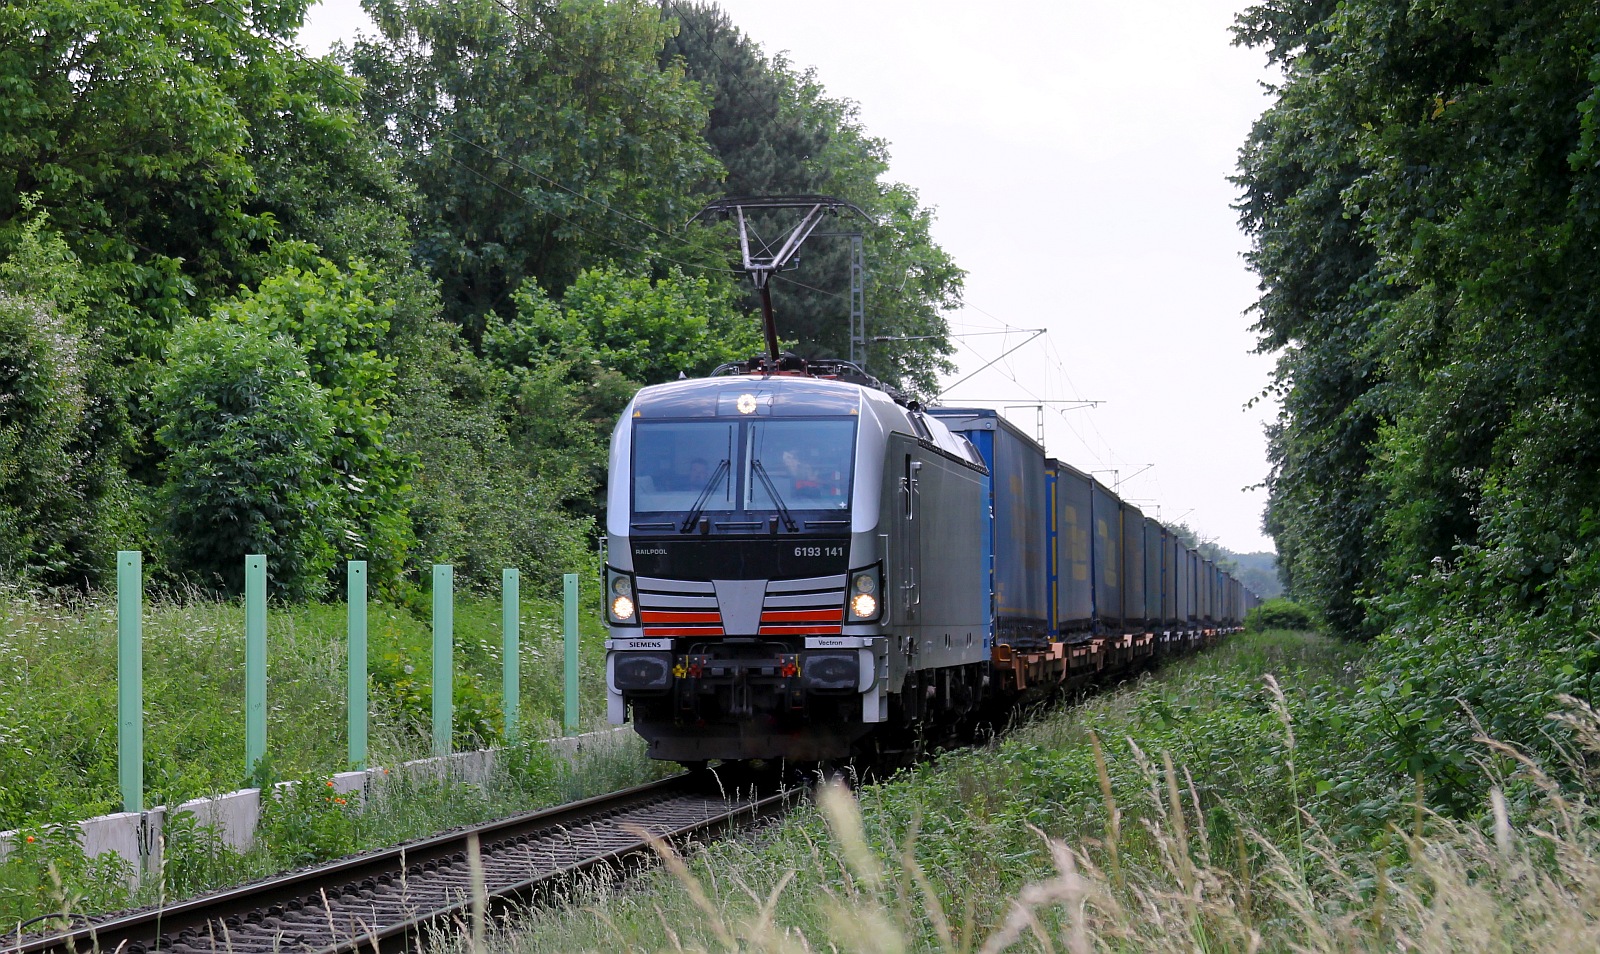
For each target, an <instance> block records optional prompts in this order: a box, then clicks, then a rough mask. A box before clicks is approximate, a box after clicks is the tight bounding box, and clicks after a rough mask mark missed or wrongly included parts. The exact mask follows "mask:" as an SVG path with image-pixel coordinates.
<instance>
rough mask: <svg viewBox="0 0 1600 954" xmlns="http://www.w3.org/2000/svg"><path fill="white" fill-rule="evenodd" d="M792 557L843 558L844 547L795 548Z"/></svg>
mask: <svg viewBox="0 0 1600 954" xmlns="http://www.w3.org/2000/svg"><path fill="white" fill-rule="evenodd" d="M794 555H795V556H797V557H822V556H830V557H841V556H844V547H795V548H794Z"/></svg>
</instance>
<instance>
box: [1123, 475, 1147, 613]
mask: <svg viewBox="0 0 1600 954" xmlns="http://www.w3.org/2000/svg"><path fill="white" fill-rule="evenodd" d="M1144 525H1145V516H1144V514H1143V513H1141V512H1140V510H1139V508H1138V507H1135V506H1134V505H1133V504H1130V503H1128V502H1127V501H1123V504H1122V621H1123V623H1124V625H1126V626H1129V627H1136V628H1143V626H1144V587H1145V579H1144Z"/></svg>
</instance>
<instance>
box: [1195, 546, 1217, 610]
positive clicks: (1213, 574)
mask: <svg viewBox="0 0 1600 954" xmlns="http://www.w3.org/2000/svg"><path fill="white" fill-rule="evenodd" d="M1216 587H1217V565H1216V564H1215V563H1212V562H1211V561H1210V560H1207V559H1206V558H1205V557H1201V558H1200V612H1199V614H1198V615H1199V616H1200V618H1201V619H1216V618H1217V613H1216V606H1215V604H1214V603H1213V602H1212V600H1213V599H1214V598H1215V596H1216Z"/></svg>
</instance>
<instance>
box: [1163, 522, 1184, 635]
mask: <svg viewBox="0 0 1600 954" xmlns="http://www.w3.org/2000/svg"><path fill="white" fill-rule="evenodd" d="M1181 552H1182V544H1181V543H1178V535H1176V533H1173V531H1171V530H1166V528H1163V530H1162V619H1163V621H1165V623H1166V624H1168V626H1176V624H1178V621H1179V619H1181V616H1179V615H1178V605H1179V603H1178V587H1179V583H1181V581H1182V568H1181V567H1179V565H1178V554H1181Z"/></svg>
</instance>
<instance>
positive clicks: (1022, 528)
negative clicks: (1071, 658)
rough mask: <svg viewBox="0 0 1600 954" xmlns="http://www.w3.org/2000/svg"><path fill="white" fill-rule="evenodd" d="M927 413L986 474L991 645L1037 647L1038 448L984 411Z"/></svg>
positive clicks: (1040, 568)
mask: <svg viewBox="0 0 1600 954" xmlns="http://www.w3.org/2000/svg"><path fill="white" fill-rule="evenodd" d="M928 414H929V415H930V416H932V417H936V418H938V419H939V420H940V421H941V422H943V424H944V425H945V426H946V427H948V428H949V429H950V430H952V431H954V432H956V433H958V434H962V435H964V436H965V437H966V438H967V440H969V441H971V442H972V445H973V446H974V447H976V448H977V449H978V454H979V455H980V456H981V457H983V462H984V464H986V465H987V466H988V468H989V506H990V509H991V512H992V513H993V514H994V522H993V528H994V529H993V539H992V541H991V544H992V552H993V554H994V561H993V565H992V566H991V568H990V573H991V576H992V578H993V582H994V614H995V618H994V623H995V641H996V642H999V643H1004V644H1006V645H1010V646H1015V647H1018V648H1028V649H1037V648H1041V647H1043V646H1044V645H1045V643H1046V642H1047V640H1048V639H1049V634H1050V584H1049V577H1048V562H1049V556H1050V555H1049V552H1048V550H1047V548H1046V536H1047V531H1048V527H1047V526H1046V519H1047V514H1046V502H1045V459H1044V448H1042V447H1040V446H1039V445H1038V444H1036V443H1034V441H1033V439H1032V438H1030V437H1028V436H1027V435H1026V434H1024V433H1023V432H1022V431H1020V430H1018V429H1017V426H1016V425H1015V424H1012V423H1011V422H1010V421H1007V420H1006V419H1005V418H1003V417H1001V416H1000V415H999V414H998V413H997V412H996V411H993V410H990V409H985V408H932V409H930V410H929V411H928Z"/></svg>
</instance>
